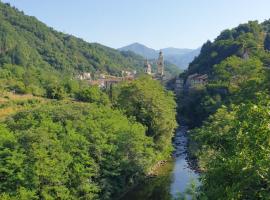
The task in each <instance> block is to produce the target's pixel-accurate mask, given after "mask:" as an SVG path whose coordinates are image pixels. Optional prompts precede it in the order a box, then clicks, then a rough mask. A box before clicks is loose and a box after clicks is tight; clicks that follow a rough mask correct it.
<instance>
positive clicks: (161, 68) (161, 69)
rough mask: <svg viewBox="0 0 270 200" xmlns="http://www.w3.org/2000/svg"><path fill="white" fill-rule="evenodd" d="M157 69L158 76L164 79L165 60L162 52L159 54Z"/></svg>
mask: <svg viewBox="0 0 270 200" xmlns="http://www.w3.org/2000/svg"><path fill="white" fill-rule="evenodd" d="M157 68H158V75H159V76H161V77H163V76H164V58H163V54H162V51H161V50H160V52H159V57H158V61H157Z"/></svg>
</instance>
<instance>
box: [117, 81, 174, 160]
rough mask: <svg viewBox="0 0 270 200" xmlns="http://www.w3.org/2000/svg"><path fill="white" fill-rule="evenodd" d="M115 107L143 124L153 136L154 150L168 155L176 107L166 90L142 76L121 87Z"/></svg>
mask: <svg viewBox="0 0 270 200" xmlns="http://www.w3.org/2000/svg"><path fill="white" fill-rule="evenodd" d="M117 107H118V108H120V109H122V110H123V111H124V113H125V114H127V115H128V116H130V117H135V119H136V121H138V122H140V123H141V124H143V125H145V126H146V127H147V135H148V136H151V137H153V139H154V142H155V144H156V149H157V150H158V151H160V152H161V154H163V157H166V156H168V155H169V153H170V151H171V138H172V136H173V133H174V129H175V128H176V121H175V107H176V105H175V101H174V96H173V94H172V93H171V92H168V91H166V90H165V89H164V88H163V87H162V86H161V85H160V83H159V82H158V81H155V80H152V79H151V78H150V77H148V76H143V77H141V78H139V79H137V80H135V81H133V82H131V83H127V84H126V85H122V86H121V88H120V93H119V95H118V99H117Z"/></svg>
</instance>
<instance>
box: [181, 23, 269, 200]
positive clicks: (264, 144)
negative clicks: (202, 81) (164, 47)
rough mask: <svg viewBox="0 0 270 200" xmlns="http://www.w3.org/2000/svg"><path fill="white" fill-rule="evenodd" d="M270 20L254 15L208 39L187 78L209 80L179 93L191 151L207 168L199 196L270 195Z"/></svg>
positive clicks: (201, 166)
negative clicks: (255, 18)
mask: <svg viewBox="0 0 270 200" xmlns="http://www.w3.org/2000/svg"><path fill="white" fill-rule="evenodd" d="M269 27H270V21H265V22H263V23H261V24H260V23H258V22H257V21H251V22H248V23H246V24H241V25H239V26H238V27H236V28H234V29H231V30H225V31H223V32H222V33H221V34H220V35H219V36H218V37H217V38H216V39H215V41H213V42H210V41H208V42H206V43H205V44H204V45H203V47H202V50H201V54H200V55H199V56H198V57H197V58H196V59H195V60H194V61H193V62H192V63H191V64H190V66H189V69H188V71H187V72H185V73H184V74H182V75H181V76H182V77H183V78H187V76H188V75H191V74H194V73H199V74H208V77H209V79H208V83H207V84H206V85H200V86H198V87H195V88H193V89H189V90H188V91H186V92H185V93H184V94H181V95H180V97H179V100H178V101H179V102H178V105H179V112H180V113H181V114H182V115H181V117H182V119H185V120H186V122H187V123H188V124H189V125H190V126H191V127H198V128H196V129H194V130H193V131H192V135H191V138H192V143H191V144H190V147H189V149H190V151H191V152H192V154H191V156H193V157H194V158H196V159H197V161H198V166H199V168H200V169H201V171H202V172H203V173H202V175H201V187H200V190H199V191H198V193H197V196H198V199H221V200H227V199H237V200H238V199H239V200H241V199H263V200H264V199H269V198H270V195H269V188H270V184H269V183H270V176H269V171H270V168H269V152H270V148H269V141H270V132H269V113H270V109H269V99H270V87H269V86H270V79H269V78H270V73H269V69H270V68H269V67H270V52H269V50H270V48H269V47H270V46H269V44H270V42H269V41H270V40H269V38H270V32H269V31H270V29H269Z"/></svg>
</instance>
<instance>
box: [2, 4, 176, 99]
mask: <svg viewBox="0 0 270 200" xmlns="http://www.w3.org/2000/svg"><path fill="white" fill-rule="evenodd" d="M0 22H1V23H0V66H1V68H0V78H1V80H0V83H1V84H0V90H3V87H5V89H7V90H10V91H16V92H17V93H23V94H24V93H32V94H34V95H35V96H44V97H52V96H54V95H52V94H50V93H52V90H54V91H59V93H61V95H59V96H62V95H65V94H74V93H75V92H76V90H77V88H78V83H77V82H78V81H76V80H74V77H76V76H77V75H78V74H80V73H82V72H90V73H91V74H92V76H93V77H92V78H93V79H95V78H98V77H99V74H101V73H105V74H110V75H116V76H120V75H121V70H131V71H132V70H136V71H137V72H138V73H140V72H142V71H143V62H144V58H143V57H141V56H139V55H136V54H134V53H132V52H120V51H118V50H115V49H112V48H109V47H105V46H103V45H100V44H97V43H87V42H85V41H83V40H82V39H79V38H76V37H74V36H72V35H68V34H64V33H61V32H58V31H55V30H54V29H52V28H50V27H48V26H46V25H45V24H43V23H42V22H40V21H38V20H37V19H36V18H35V17H30V16H27V15H24V13H23V12H21V11H18V10H17V9H16V8H14V7H11V6H10V5H9V4H3V3H1V2H0ZM165 70H166V73H168V74H176V73H178V72H179V70H178V69H177V68H176V66H174V65H172V64H170V63H166V66H165Z"/></svg>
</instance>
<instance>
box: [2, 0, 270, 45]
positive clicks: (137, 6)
mask: <svg viewBox="0 0 270 200" xmlns="http://www.w3.org/2000/svg"><path fill="white" fill-rule="evenodd" d="M3 2H6V3H7V2H8V3H10V4H11V5H12V6H15V7H16V8H18V9H19V10H22V11H24V13H25V14H27V15H31V16H35V17H36V18H38V19H39V20H41V21H42V22H44V23H45V24H47V25H48V26H50V27H53V28H54V29H56V30H57V31H62V32H64V33H68V34H72V35H74V36H76V37H80V38H82V39H84V40H86V41H88V42H97V43H101V44H103V45H106V46H109V47H112V48H120V47H123V46H126V45H129V44H131V43H135V42H137V43H141V44H144V45H146V46H148V47H150V48H153V49H162V48H168V47H175V48H187V49H196V48H198V47H200V46H201V45H202V44H203V43H204V42H206V41H207V40H213V39H214V38H216V37H217V36H218V35H219V33H220V32H221V31H222V30H224V29H227V28H233V27H235V26H237V25H238V24H240V23H246V22H248V21H249V20H258V21H260V22H262V21H263V20H265V19H268V18H270V14H268V8H269V6H270V2H269V1H267V0H261V1H260V2H255V1H253V2H249V3H246V1H244V0H239V1H237V2H235V1H233V0H226V1H225V0H223V1H218V2H215V1H213V0H206V1H203V2H198V1H196V0H189V1H187V0H183V1H177V0H171V1H170V2H168V1H167V2H164V1H162V0H157V1H153V0H149V1H143V0H138V1H133V0H131V1H128V2H127V1H124V0H115V1H110V2H109V1H106V0H91V1H85V0H77V1H68V2H65V1H63V0H59V1H53V0H47V1H36V0H4V1H3ZM48 11H49V13H50V14H49V15H48Z"/></svg>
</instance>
